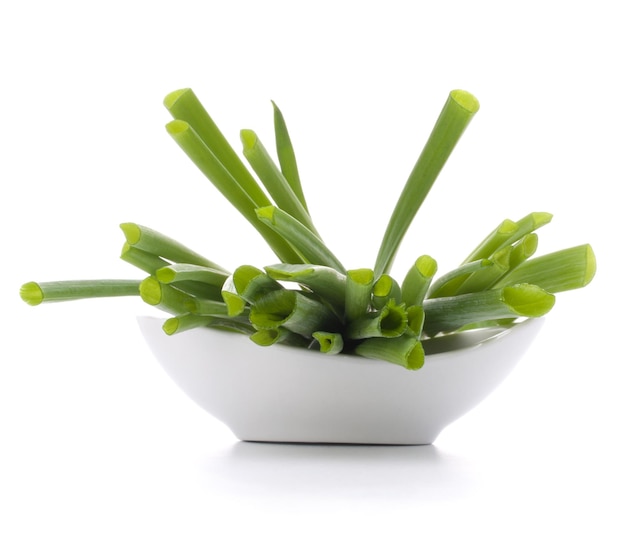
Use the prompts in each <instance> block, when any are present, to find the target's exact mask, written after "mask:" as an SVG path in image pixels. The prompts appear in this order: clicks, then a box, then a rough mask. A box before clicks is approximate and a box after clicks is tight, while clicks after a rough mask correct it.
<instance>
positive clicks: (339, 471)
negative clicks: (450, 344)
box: [206, 442, 473, 500]
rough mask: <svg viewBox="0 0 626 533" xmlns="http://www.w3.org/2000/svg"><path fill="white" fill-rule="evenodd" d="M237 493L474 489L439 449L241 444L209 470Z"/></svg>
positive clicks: (456, 493) (428, 495)
mask: <svg viewBox="0 0 626 533" xmlns="http://www.w3.org/2000/svg"><path fill="white" fill-rule="evenodd" d="M206 473H207V474H208V475H210V476H219V477H220V478H221V479H222V481H223V482H224V483H225V484H226V485H227V486H232V488H234V489H236V490H238V491H244V492H245V491H251V492H259V490H261V489H262V491H263V493H264V494H266V495H267V496H271V495H273V496H275V497H289V496H290V495H295V494H297V495H298V496H300V497H301V496H302V495H303V494H305V495H306V494H309V495H311V496H316V497H319V496H320V495H322V496H326V497H329V498H336V497H342V496H350V495H351V496H358V497H370V496H371V497H375V498H378V497H384V498H386V499H388V498H399V499H401V500H406V499H411V500H414V499H415V498H418V499H437V500H440V499H447V498H450V497H462V496H464V495H466V494H467V493H468V492H469V491H470V490H471V488H472V484H473V482H472V477H471V476H470V475H469V473H468V472H467V467H466V466H464V461H463V460H461V459H458V458H455V457H453V456H451V455H448V454H446V453H443V452H441V451H440V450H438V449H437V448H436V447H435V446H364V445H354V446H350V445H326V444H276V443H256V442H238V443H236V444H234V445H233V446H232V447H231V448H230V449H229V450H228V451H227V452H226V453H225V454H223V455H221V456H220V457H219V458H215V459H214V460H213V461H212V462H211V464H210V465H208V466H207V471H206Z"/></svg>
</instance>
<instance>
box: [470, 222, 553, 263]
mask: <svg viewBox="0 0 626 533" xmlns="http://www.w3.org/2000/svg"><path fill="white" fill-rule="evenodd" d="M551 220H552V215H551V214H550V213H545V212H534V213H530V214H528V215H526V216H525V217H524V218H522V219H520V220H518V221H517V222H513V221H511V220H509V219H506V220H505V221H504V222H502V223H501V224H500V225H499V226H498V227H497V228H496V229H494V230H493V231H492V232H491V233H490V234H489V235H487V237H485V239H484V240H483V242H481V243H480V244H479V245H478V246H477V247H476V249H475V250H474V251H473V252H472V253H471V254H470V255H469V256H468V257H467V259H465V261H463V263H470V262H472V261H476V260H477V259H487V258H488V257H489V256H491V255H492V254H494V253H495V252H496V251H497V250H499V249H500V248H503V247H505V246H508V245H510V244H513V243H515V242H517V241H518V240H519V239H521V238H522V237H523V236H524V235H527V234H529V233H531V232H533V231H535V230H537V229H539V228H540V227H541V226H545V225H546V224H548V223H549V222H550V221H551Z"/></svg>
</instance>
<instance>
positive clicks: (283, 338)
mask: <svg viewBox="0 0 626 533" xmlns="http://www.w3.org/2000/svg"><path fill="white" fill-rule="evenodd" d="M250 340H251V341H252V342H254V343H255V344H258V345H259V346H273V345H274V344H286V345H288V346H296V347H301V348H304V347H308V345H309V344H310V342H311V341H310V340H307V339H305V338H304V337H303V336H302V335H298V334H297V333H294V332H293V331H289V330H288V329H287V328H283V327H278V328H275V329H260V330H258V331H255V332H254V333H252V334H251V335H250Z"/></svg>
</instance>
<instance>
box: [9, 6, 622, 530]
mask: <svg viewBox="0 0 626 533" xmlns="http://www.w3.org/2000/svg"><path fill="white" fill-rule="evenodd" d="M620 4H621V3H620V2H617V1H615V2H611V1H607V0H597V1H594V2H580V1H568V2H565V1H563V2H558V1H550V0H542V1H534V0H530V1H526V2H496V1H493V2H489V1H477V2H460V1H458V2H453V1H440V2H399V1H393V0H385V2H380V1H379V2H373V1H365V0H361V1H358V2H356V1H355V2H347V1H341V0H335V1H332V2H329V1H325V0H318V1H317V2H310V3H304V2H293V1H292V2H280V1H265V2H262V1H257V2H251V1H238V0H231V1H229V2H215V1H211V0H209V1H205V2H191V1H184V0H179V1H177V2H161V1H151V2H140V1H133V0H125V1H124V2H121V1H108V2H70V1H63V0H59V1H56V2H42V1H30V2H29V1H24V2H19V3H18V2H11V3H8V2H3V3H2V7H1V8H0V51H1V52H0V54H1V55H0V61H1V63H0V66H1V69H0V76H1V79H2V82H1V84H0V101H1V102H2V105H3V112H2V125H1V127H0V141H1V142H0V177H1V179H2V192H0V198H1V201H2V208H1V211H0V216H1V217H2V221H1V222H2V225H1V228H2V246H1V248H0V250H1V251H0V253H1V254H2V256H1V265H2V266H1V269H2V284H0V290H1V291H2V292H1V294H0V301H1V302H2V310H1V311H0V312H1V313H2V320H1V322H0V324H2V337H1V338H2V341H1V342H2V348H1V354H0V530H1V531H7V532H11V533H13V532H31V531H37V532H39V531H51V530H55V531H56V530H57V529H58V530H59V531H61V530H62V531H66V532H74V531H81V532H83V531H90V532H92V531H132V532H136V531H159V532H160V531H181V532H182V531H184V532H195V531H211V530H213V531H249V530H257V529H260V528H261V527H265V526H267V527H269V526H271V527H272V528H273V529H274V530H276V531H309V530H310V531H319V530H321V529H323V530H325V531H341V530H345V529H346V528H349V529H350V530H357V529H359V530H361V531H370V530H372V531H374V530H377V531H378V530H381V529H385V530H391V529H392V528H393V529H394V530H420V529H421V530H428V531H458V530H460V529H461V528H463V529H470V530H471V529H472V528H473V526H476V527H477V528H478V527H479V528H480V529H481V530H482V531H518V530H519V531H531V530H532V531H566V530H571V529H573V528H574V526H579V527H580V528H581V529H583V530H587V531H603V532H609V531H624V528H626V520H625V518H624V515H623V511H621V510H620V506H621V505H622V504H623V502H624V499H625V496H626V489H625V484H624V483H625V478H626V467H625V461H624V449H625V448H624V445H625V444H626V439H625V438H624V436H623V429H624V405H625V400H626V394H625V393H624V385H623V383H624V373H625V371H626V363H625V362H624V358H625V357H624V356H626V353H625V352H626V350H625V349H624V347H623V342H622V340H621V338H622V335H621V334H622V330H623V327H624V326H623V319H622V316H623V312H622V310H623V308H624V305H623V298H624V282H623V279H624V278H623V276H624V275H623V268H622V265H623V263H620V262H621V261H623V242H624V231H623V222H622V220H623V219H622V217H621V214H622V213H621V210H622V208H623V203H624V193H623V191H622V189H620V188H619V185H620V183H621V182H622V181H623V180H624V177H626V176H625V170H626V165H625V164H624V145H625V142H624V141H625V140H626V139H625V135H624V124H625V123H626V112H625V109H626V106H625V104H624V92H625V87H624V81H625V80H624V52H625V51H626V46H625V45H626V39H625V38H624V31H623V23H624V17H623V15H622V14H621V13H622V12H621V10H620V9H619V7H620ZM182 87H192V88H193V89H194V91H195V92H196V94H197V95H198V96H199V97H200V99H201V100H202V101H203V103H204V104H205V106H206V107H207V108H208V109H209V111H210V112H211V114H212V115H213V118H214V119H215V120H216V122H218V124H219V125H220V126H221V128H222V130H223V131H224V133H225V135H226V136H227V137H228V138H229V139H230V140H231V141H232V143H233V144H234V145H235V146H238V131H239V129H240V128H251V129H254V130H255V131H257V133H258V134H259V135H260V136H261V138H262V139H263V140H264V142H265V144H266V145H267V146H269V147H271V146H272V145H273V143H272V116H271V105H270V100H271V99H274V100H275V101H276V102H277V103H278V105H279V106H280V107H281V109H282V110H283V112H284V114H285V117H286V119H287V122H288V125H289V128H290V131H291V134H292V138H293V141H294V144H295V147H296V151H297V154H298V157H299V163H300V169H301V174H302V179H303V182H304V187H305V191H306V193H307V195H308V197H309V205H310V207H311V211H312V215H313V217H314V219H315V220H316V224H317V226H318V228H319V229H320V231H321V233H322V234H323V235H325V237H326V240H327V242H328V244H329V246H330V247H331V248H332V249H333V250H335V251H336V253H337V254H338V255H339V256H340V257H341V259H342V260H343V261H344V263H345V264H346V266H347V267H349V268H357V267H363V266H371V265H372V263H373V261H374V258H375V254H376V251H377V248H378V244H379V241H380V239H381V237H382V232H383V230H384V227H385V224H386V222H387V217H388V216H389V214H390V212H391V209H392V207H393V204H394V202H395V200H396V198H397V195H398V194H399V192H400V190H401V188H402V186H403V183H404V180H405V178H406V176H407V175H408V173H409V171H410V169H411V167H412V165H413V163H414V161H415V159H416V157H417V155H418V154H419V151H420V150H421V146H422V144H423V142H424V141H425V139H426V137H427V135H428V133H429V132H430V128H431V127H432V125H433V123H434V121H435V119H436V117H437V115H438V113H439V110H440V108H441V106H442V105H443V102H444V101H445V98H446V96H447V93H448V92H449V91H450V90H451V89H455V88H462V89H466V90H469V91H471V92H472V93H474V94H475V95H476V96H477V97H478V99H479V100H480V102H481V110H480V112H479V113H478V114H477V116H476V117H475V118H474V121H473V122H472V124H471V125H470V127H469V128H468V130H467V132H466V133H465V135H464V137H463V139H462V140H461V142H460V144H459V145H458V147H457V149H456V150H455V153H454V154H453V155H452V158H451V159H450V161H449V163H448V165H447V166H446V168H445V169H444V171H443V172H442V174H441V176H440V178H439V180H438V182H437V183H436V184H435V187H434V188H433V190H432V192H431V195H430V196H429V198H428V199H427V201H426V203H425V204H424V206H423V209H422V210H421V211H420V214H419V215H418V216H417V218H416V219H415V223H414V225H413V226H412V228H411V230H410V232H409V234H408V235H407V237H406V240H405V241H404V243H403V247H402V250H401V253H400V254H399V256H398V258H397V261H396V270H394V272H396V273H397V272H402V271H403V270H404V269H405V268H406V266H407V265H408V264H409V263H410V262H411V261H412V260H414V259H415V258H416V257H417V256H419V255H421V254H424V253H428V254H431V255H433V256H434V257H435V258H437V260H438V261H439V264H440V268H441V271H445V270H446V269H449V268H452V267H453V266H455V264H456V263H457V262H458V261H460V260H461V259H463V258H464V257H465V255H466V254H467V253H468V252H469V250H470V249H471V248H472V247H473V246H474V244H476V243H477V242H478V241H479V240H480V239H481V238H482V237H483V236H484V235H485V234H486V233H487V232H488V231H490V230H491V229H492V227H493V226H495V225H496V224H497V223H499V222H500V221H501V220H502V219H504V218H507V217H508V218H513V219H515V218H521V217H522V216H524V215H525V214H527V213H528V212H530V211H549V212H552V213H554V215H555V216H554V220H553V222H552V223H551V224H550V225H549V226H547V227H546V228H544V229H543V230H542V231H541V233H540V246H541V250H540V251H541V252H549V251H553V250H556V249H557V248H565V247H569V246H573V245H576V244H581V243H585V242H590V243H591V244H592V245H593V246H594V249H595V251H596V254H597V258H598V273H597V276H596V279H595V280H594V281H593V283H592V284H591V285H590V286H589V287H587V288H585V289H584V290H582V291H576V292H572V293H566V294H562V295H559V296H558V298H557V305H556V307H555V308H554V310H553V311H552V312H551V314H550V316H549V319H548V323H547V325H546V327H545V328H544V330H543V331H542V333H541V335H540V338H539V339H538V340H537V341H536V342H535V344H534V345H533V347H532V349H531V350H530V351H529V353H528V354H527V356H526V357H525V358H524V360H523V361H522V363H521V364H520V365H519V366H518V367H517V368H516V370H515V371H514V373H513V375H512V376H511V377H510V378H509V379H508V380H507V381H506V382H505V383H504V384H503V385H502V386H501V387H500V388H499V389H498V390H497V391H496V393H494V394H493V395H492V396H491V397H490V398H488V400H487V401H485V402H484V403H483V404H481V405H480V406H479V407H478V408H477V409H475V410H474V411H473V412H472V413H470V414H468V415H467V416H465V417H464V418H462V419H461V420H459V421H457V422H456V423H454V424H453V425H451V426H450V427H449V428H448V429H446V430H444V432H443V433H442V434H441V436H440V437H439V439H438V440H437V441H436V443H435V445H434V446H429V447H418V448H415V447H408V448H406V447H404V448H395V447H391V448H389V447H383V448H376V447H374V448H370V447H325V446H322V447H314V446H285V445H261V444H250V443H240V442H237V440H236V439H235V438H234V437H233V435H232V434H231V433H230V431H229V430H228V429H227V428H226V427H225V426H223V425H222V424H221V423H220V422H218V421H216V420H214V419H213V418H211V417H210V416H209V415H207V414H206V413H204V412H203V411H201V410H200V409H199V408H197V407H196V406H195V404H193V403H192V402H191V401H189V400H188V399H187V398H186V397H185V396H183V394H182V393H181V392H179V390H178V389H176V388H175V386H174V385H173V384H172V383H171V382H170V381H169V379H168V378H167V377H166V376H165V375H164V374H163V372H162V371H161V369H160V368H159V367H158V365H157V364H156V362H155V361H154V360H153V359H152V355H151V354H150V353H149V351H148V349H147V347H146V346H145V345H144V343H143V340H142V339H141V337H140V335H139V332H138V329H137V326H136V323H135V316H136V315H138V314H144V313H150V312H151V309H149V308H147V307H146V306H145V304H143V303H141V302H137V301H135V300H118V301H107V302H74V303H67V304H59V305H54V306H41V307H38V308H29V307H27V306H26V305H24V304H23V303H22V302H21V301H20V300H19V297H18V289H19V286H20V284H21V283H23V282H26V281H30V280H31V279H34V280H39V281H44V280H54V279H72V278H102V277H135V275H136V273H137V271H135V270H134V269H133V268H132V267H130V266H128V265H126V264H125V263H123V262H122V261H120V260H119V259H118V255H119V251H120V248H121V244H122V242H123V238H122V234H121V232H120V231H119V229H118V228H117V225H118V224H119V223H120V222H125V221H134V222H138V223H141V224H145V225H148V226H152V227H154V228H155V229H159V230H161V231H163V232H164V233H167V234H169V235H171V236H172V237H174V238H177V239H179V240H182V241H183V242H185V243H186V244H188V245H189V246H191V247H193V248H196V249H197V250H198V251H200V252H203V253H204V254H205V255H207V256H209V257H211V258H213V259H214V260H215V261H216V262H218V263H221V264H223V265H225V266H228V267H230V268H235V267H236V266H237V265H239V264H240V263H253V264H256V265H258V266H263V265H265V264H269V263H272V262H274V258H273V256H272V255H271V253H270V252H269V251H268V250H267V248H266V247H265V245H264V243H263V242H262V241H261V240H260V238H257V236H256V234H255V233H254V231H253V230H252V229H251V228H250V227H249V226H248V225H247V223H246V222H245V221H244V220H243V219H241V217H240V216H239V215H238V214H237V213H236V212H235V211H234V210H233V209H232V208H231V207H230V206H229V205H227V204H226V203H225V201H223V200H222V198H221V197H219V196H218V194H217V193H216V192H215V191H214V189H213V188H212V186H211V185H210V184H209V183H208V182H207V181H206V180H205V179H204V178H203V177H202V176H201V175H200V173H199V171H197V170H196V169H195V168H194V167H193V165H192V164H191V163H189V161H188V160H187V159H186V157H185V156H184V154H183V153H182V152H181V151H180V150H179V149H178V147H177V146H176V145H175V143H174V142H173V141H172V140H171V139H170V138H169V137H168V135H167V133H166V132H165V129H164V124H165V123H166V122H167V121H168V120H169V119H170V117H169V115H168V114H167V112H166V110H165V109H164V108H163V107H162V105H161V103H162V99H163V97H164V96H165V95H166V94H167V93H168V92H170V91H172V90H174V89H178V88H182Z"/></svg>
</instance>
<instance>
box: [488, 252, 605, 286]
mask: <svg viewBox="0 0 626 533" xmlns="http://www.w3.org/2000/svg"><path fill="white" fill-rule="evenodd" d="M595 273H596V257H595V254H594V253H593V250H592V248H591V246H589V245H588V244H582V245H580V246H574V247H573V248H567V249H565V250H559V251H557V252H552V253H550V254H546V255H542V256H539V257H535V258H534V259H529V260H528V261H525V262H523V263H522V264H521V265H519V266H518V267H517V268H516V269H514V270H512V271H511V272H509V273H508V274H506V275H505V276H504V277H502V278H501V279H500V280H499V281H498V282H497V284H496V287H503V286H505V285H512V284H516V283H532V284H535V285H539V286H540V287H541V288H542V289H544V290H546V291H549V292H562V291H569V290H573V289H580V288H582V287H584V286H585V285H587V284H588V283H589V282H590V281H591V280H592V279H593V277H594V275H595Z"/></svg>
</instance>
